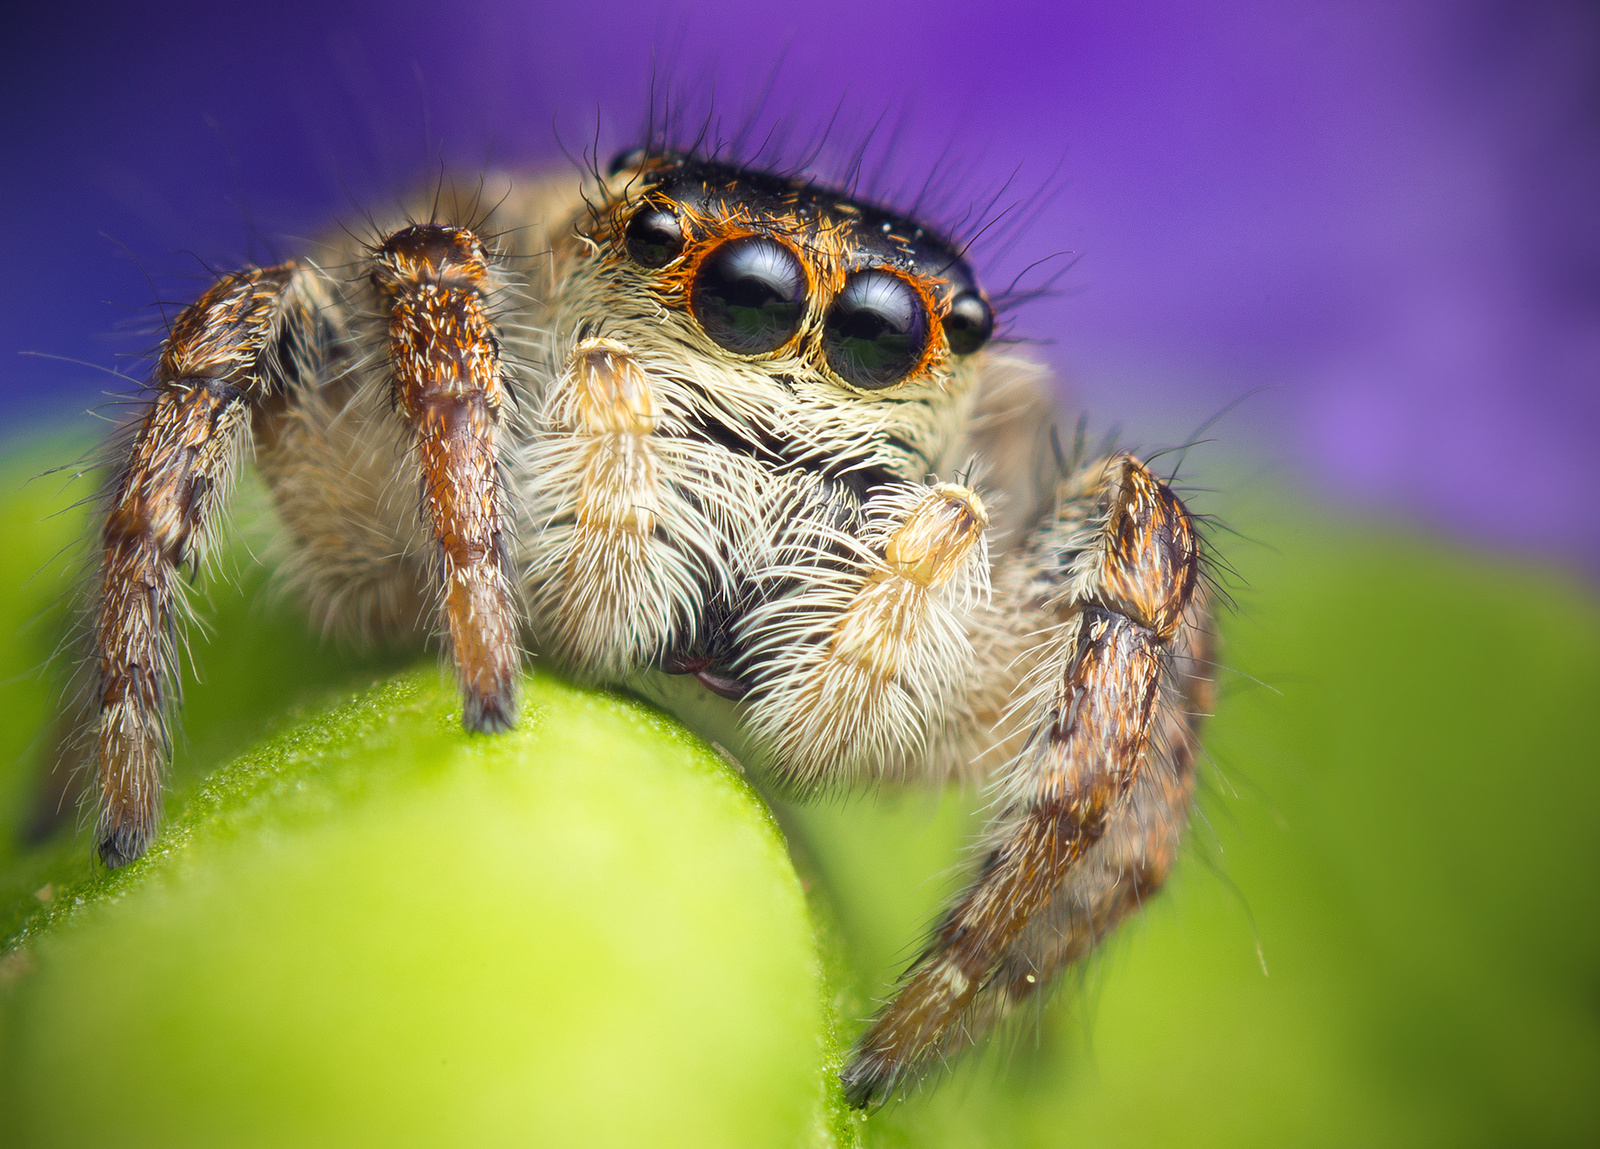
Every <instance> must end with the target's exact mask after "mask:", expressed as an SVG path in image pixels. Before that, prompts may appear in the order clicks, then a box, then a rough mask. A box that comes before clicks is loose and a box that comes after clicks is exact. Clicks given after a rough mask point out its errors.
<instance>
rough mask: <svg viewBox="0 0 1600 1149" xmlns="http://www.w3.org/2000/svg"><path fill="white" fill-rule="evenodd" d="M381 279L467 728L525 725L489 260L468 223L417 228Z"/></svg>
mask: <svg viewBox="0 0 1600 1149" xmlns="http://www.w3.org/2000/svg"><path fill="white" fill-rule="evenodd" d="M372 283H373V286H374V287H375V288H376V289H377V291H378V294H379V296H380V298H381V299H382V300H383V303H384V307H385V309H386V311H387V313H388V319H389V330H388V335H389V364H390V367H391V369H392V371H393V373H394V375H393V387H394V400H395V406H396V407H397V408H398V409H399V411H400V413H401V415H402V416H403V417H404V418H405V420H406V422H407V424H408V425H409V427H410V430H411V434H412V441H413V447H414V450H415V458H416V462H417V467H418V470H419V471H420V472H421V476H422V508H423V521H424V522H425V523H426V524H427V525H428V527H429V528H430V529H431V531H432V532H433V537H434V541H435V542H436V543H437V544H438V567H437V575H438V585H439V598H440V609H441V613H442V614H443V616H444V632H445V636H446V638H447V640H448V642H449V648H450V653H451V655H452V657H453V658H454V660H455V665H456V673H457V676H458V677H459V679H460V682H461V694H462V702H463V709H462V724H463V725H464V726H465V727H466V728H467V729H468V730H472V731H482V732H492V731H497V730H505V729H507V728H509V727H511V726H512V725H514V724H515V722H516V709H517V693H516V692H517V672H518V670H519V668H520V666H521V662H522V647H521V643H520V639H519V635H518V628H519V609H518V601H517V594H516V588H515V582H514V580H513V579H512V577H511V559H510V555H509V553H508V552H509V548H508V547H507V539H506V532H507V530H508V528H509V526H510V517H509V515H508V513H507V507H506V495H505V491H504V481H503V479H502V478H501V473H500V470H501V467H500V440H501V437H502V431H503V428H504V426H505V423H506V418H507V413H508V408H509V406H510V397H509V394H508V392H507V390H506V386H505V380H504V377H503V375H502V372H501V367H500V347H499V341H498V340H497V339H496V337H495V334H494V330H493V327H492V325H491V323H490V319H489V297H490V293H491V290H492V276H491V268H490V264H489V257H488V253H487V252H486V251H485V249H484V246H483V244H482V242H481V241H479V239H478V237H477V236H475V235H473V233H472V232H470V231H468V230H467V229H466V228H462V227H446V226H442V225H439V224H415V225H412V226H410V227H406V228H402V229H401V230H400V231H397V232H395V233H394V234H393V235H391V236H389V238H388V239H386V240H385V241H384V242H383V243H382V244H381V245H380V246H379V247H378V249H377V251H376V252H375V253H374V257H373V271H372Z"/></svg>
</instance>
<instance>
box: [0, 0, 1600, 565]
mask: <svg viewBox="0 0 1600 1149" xmlns="http://www.w3.org/2000/svg"><path fill="white" fill-rule="evenodd" d="M1202 9H1203V10H1202ZM0 53H3V57H4V60H3V68H0V91H3V92H4V98H3V102H0V115H3V117H4V121H5V135H4V149H5V153H4V154H5V161H6V172H5V178H4V180H3V181H0V196H3V197H4V208H5V210H4V215H3V217H0V218H3V219H4V224H3V228H4V236H5V244H6V254H7V260H8V266H9V267H10V268H11V272H10V274H9V275H8V276H7V277H6V278H5V280H4V282H3V284H0V316H3V320H0V364H3V365H4V368H3V371H0V394H3V399H4V402H5V405H6V406H5V409H6V410H7V411H8V412H10V413H11V418H10V420H9V421H10V422H11V423H12V425H13V426H15V425H17V424H18V423H19V421H22V420H26V419H33V418H41V417H44V416H46V415H47V413H49V412H60V411H62V410H77V409H81V408H82V407H84V406H86V405H87V404H88V403H90V402H92V401H93V397H94V396H95V394H96V393H97V392H98V391H99V390H100V389H101V388H103V387H105V386H107V385H108V384H109V385H111V386H113V387H115V382H114V381H111V380H107V379H105V378H103V377H101V378H97V377H96V374H95V373H94V372H92V371H90V370H86V369H84V368H82V367H77V366H72V365H68V364H63V363H60V362H55V361H50V360H42V359H37V358H18V353H19V352H22V351H33V352H45V353H50V354H54V355H59V356H66V357H70V358H76V359H82V360H87V361H89V362H91V363H97V364H104V365H107V366H111V365H114V364H116V363H117V362H118V361H119V355H123V354H126V353H128V352H132V351H137V350H143V349H145V346H146V345H147V343H148V342H149V340H148V338H146V337H141V336H136V335H134V334H131V333H130V332H129V331H128V330H126V329H127V327H128V326H129V325H130V323H129V317H130V314H132V316H133V320H132V322H133V324H134V325H137V324H138V323H141V322H142V323H148V322H149V317H150V316H149V312H148V310H147V309H146V305H148V303H149V301H150V300H151V298H152V290H151V288H150V287H149V286H148V285H147V284H146V282H145V279H144V271H143V270H141V266H140V265H142V267H143V268H145V269H148V270H150V271H151V272H152V273H153V274H154V275H155V277H156V282H157V284H158V285H159V288H160V291H161V293H162V294H163V295H165V296H167V297H169V298H173V297H184V296H187V295H192V294H193V293H194V292H196V291H198V289H199V286H200V283H201V281H202V279H203V278H204V274H205V273H204V272H203V270H202V261H205V262H208V263H211V264H215V265H227V264H230V263H235V262H237V261H239V260H240V259H242V258H243V257H244V256H245V254H246V252H247V251H248V249H249V247H250V245H251V235H252V227H251V226H247V224H246V222H245V220H246V219H247V218H249V219H250V220H253V229H254V231H255V232H256V233H259V235H260V236H261V237H264V239H265V241H266V244H265V246H266V248H267V249H269V250H270V249H271V248H272V247H274V246H275V247H276V248H277V249H278V250H283V249H285V248H291V247H293V245H294V241H293V239H292V238H291V237H293V236H297V235H307V234H311V233H312V232H315V231H317V230H320V228H321V227H322V226H323V224H324V223H325V222H326V220H327V219H328V218H330V217H332V216H338V217H340V218H343V219H345V220H357V221H358V220H359V219H360V215H361V211H360V205H361V204H363V203H373V202H382V200H383V199H384V198H386V197H387V196H390V195H393V194H394V192H395V190H396V189H398V188H402V187H409V186H413V185H415V184H416V183H417V182H418V181H419V180H420V179H422V178H423V174H424V172H425V171H427V170H428V168H429V166H430V162H437V158H438V157H439V155H441V154H442V155H444V156H446V157H448V158H450V159H451V160H453V161H455V162H457V163H460V164H465V165H470V166H472V167H480V166H482V165H483V164H484V163H485V161H486V159H492V160H493V161H494V162H507V163H509V162H515V161H519V160H520V161H528V160H537V159H551V158H555V159H556V160H557V161H558V162H559V155H558V153H557V151H556V148H555V143H554V140H555V130H556V129H559V131H560V134H561V136H562V138H563V139H564V140H565V141H567V143H568V145H569V146H571V147H573V148H574V149H579V148H582V147H583V146H585V144H587V143H588V142H589V141H590V140H591V139H592V138H593V136H594V133H595V124H596V117H597V114H598V117H599V124H600V136H601V144H602V151H605V150H606V149H608V148H610V147H614V146H621V145H623V144H626V143H628V142H630V137H631V136H632V135H633V134H634V133H635V130H636V128H637V127H638V126H639V125H640V124H641V123H642V121H643V116H644V109H645V104H646V91H647V85H648V81H649V77H650V74H651V70H652V60H655V61H657V68H658V70H659V71H662V72H666V73H669V74H670V76H671V77H672V78H673V80H674V83H675V84H677V86H678V87H679V88H681V89H686V90H690V91H691V92H696V90H697V89H703V88H704V87H705V86H707V79H708V78H709V77H712V76H714V77H715V81H716V87H717V94H716V102H717V105H718V107H719V108H721V109H722V110H723V111H724V113H725V115H726V116H727V117H728V118H729V121H730V122H733V121H737V119H738V117H739V115H740V114H741V113H742V112H743V111H745V110H747V109H748V108H749V106H750V105H751V103H752V102H753V101H754V99H755V94H756V92H757V91H758V89H760V88H761V87H762V86H763V84H764V83H766V81H767V79H768V78H769V76H770V75H771V74H773V73H774V71H776V83H775V85H774V88H773V94H772V97H771V100H770V103H769V105H768V107H769V108H770V109H771V110H772V112H773V114H774V115H775V116H776V117H777V118H780V119H788V120H792V121H794V122H795V123H797V124H798V125H799V131H798V133H797V134H798V136H801V137H803V136H805V135H807V134H808V133H809V132H811V131H813V130H815V129H817V128H819V127H820V126H821V125H823V124H824V123H826V121H827V120H828V118H829V117H830V115H832V114H833V112H834V109H835V107H836V106H840V107H841V108H842V115H841V121H842V123H843V124H844V129H843V130H842V131H841V132H840V133H838V136H837V138H842V139H848V138H854V134H859V132H860V131H861V130H862V129H863V128H865V127H868V126H870V125H871V124H872V123H873V122H874V121H875V120H877V119H878V117H879V116H880V114H881V113H884V112H887V113H888V116H887V121H889V122H895V121H898V122H900V123H901V125H902V128H901V130H900V131H899V133H898V134H894V133H890V132H887V131H886V132H884V133H880V135H879V136H878V140H879V145H880V147H887V148H888V151H889V153H890V154H889V156H888V158H887V164H888V167H889V168H890V169H891V172H890V179H889V184H890V186H896V185H905V186H911V187H915V186H916V185H917V184H920V182H921V180H922V178H923V177H924V176H926V175H927V173H928V172H930V171H933V172H935V173H936V180H935V183H936V187H937V188H938V189H939V190H942V191H943V192H944V193H945V194H944V195H943V196H942V197H941V200H942V202H943V204H944V212H945V215H946V216H950V215H953V216H955V217H957V218H959V217H960V216H961V215H962V214H963V213H964V210H965V208H966V207H968V206H970V205H971V204H972V203H974V202H979V201H986V200H987V197H988V196H990V195H992V194H993V193H994V192H996V191H998V190H999V189H1000V188H1001V187H1002V185H1004V184H1005V182H1006V180H1007V178H1008V177H1009V176H1010V175H1011V174H1012V172H1013V170H1014V169H1018V168H1019V166H1020V172H1019V174H1018V175H1017V177H1016V179H1015V180H1014V181H1013V182H1012V183H1011V185H1010V187H1009V188H1007V189H1006V190H1005V192H1004V193H1003V194H1002V196H1001V198H1000V200H999V206H1001V207H1004V206H1005V205H1006V204H1008V203H1015V204H1016V208H1015V210H1014V211H1013V212H1012V213H1011V214H1010V215H1009V216H1008V217H1007V219H1008V220H1022V219H1025V218H1027V217H1026V213H1027V209H1028V207H1029V205H1030V203H1032V202H1035V201H1036V200H1037V198H1038V195H1039V193H1040V190H1041V189H1050V190H1055V191H1056V192H1058V194H1057V195H1056V196H1055V198H1054V199H1053V200H1052V201H1051V202H1050V204H1049V206H1048V207H1047V208H1046V209H1045V210H1044V211H1043V212H1042V213H1040V214H1038V215H1037V216H1036V217H1034V218H1032V219H1031V221H1029V222H1027V225H1026V226H1025V227H1023V228H1021V229H1020V231H1016V229H1013V231H1015V232H1016V234H1012V235H1008V236H1006V237H1005V239H1006V242H1005V243H1000V242H992V239H993V237H992V236H990V237H985V239H983V240H980V242H979V243H978V245H977V246H976V248H975V249H974V250H975V256H976V262H977V264H978V266H979V267H980V270H981V271H982V272H983V273H984V275H985V279H986V282H988V284H989V285H990V287H991V289H1000V288H1004V287H1005V286H1006V285H1007V284H1008V283H1009V282H1010V281H1011V280H1012V278H1013V277H1014V276H1015V275H1016V274H1017V272H1019V271H1020V270H1021V269H1022V268H1024V267H1025V266H1026V265H1028V264H1029V263H1031V262H1032V261H1033V260H1035V259H1037V258H1038V257H1039V256H1041V255H1044V254H1048V253H1051V252H1056V251H1063V250H1067V251H1071V252H1073V253H1075V256H1076V262H1074V263H1073V264H1072V266H1071V267H1070V269H1069V270H1068V271H1067V272H1066V274H1065V275H1064V277H1063V278H1062V280H1061V282H1060V286H1061V287H1063V288H1064V289H1065V291H1064V293H1063V294H1061V295H1059V296H1056V297H1053V298H1049V299H1044V300H1040V301H1037V302H1034V303H1031V304H1028V305H1026V306H1025V307H1023V308H1021V309H1019V311H1018V312H1017V313H1016V314H1015V315H1014V316H1013V317H1012V328H1013V330H1014V331H1015V332H1017V333H1019V334H1027V335H1032V336H1035V337H1039V338H1048V339H1051V340H1053V341H1054V342H1053V343H1051V344H1050V345H1049V346H1048V347H1045V348H1044V349H1043V353H1044V354H1048V355H1049V356H1050V357H1051V358H1052V359H1053V360H1054V361H1055V362H1057V363H1058V364H1059V365H1060V366H1061V368H1062V370H1063V374H1064V375H1065V376H1066V377H1067V378H1068V379H1070V381H1071V384H1072V386H1073V388H1074V393H1075V394H1076V395H1077V396H1078V397H1079V398H1081V399H1082V400H1083V401H1084V402H1085V403H1086V404H1087V405H1088V406H1089V408H1090V410H1091V411H1092V412H1093V414H1094V417H1095V422H1096V424H1097V425H1099V426H1106V425H1108V424H1111V423H1113V422H1116V421H1119V420H1121V421H1124V422H1126V423H1127V424H1128V425H1129V426H1130V427H1131V428H1132V429H1133V430H1134V431H1135V432H1136V434H1135V438H1142V439H1144V440H1145V441H1146V442H1149V441H1150V436H1153V435H1154V436H1159V435H1163V434H1164V435H1168V436H1171V435H1173V434H1181V429H1184V428H1186V427H1187V426H1189V425H1192V424H1193V423H1195V422H1198V421H1199V420H1200V419H1203V418H1204V417H1205V416H1206V415H1208V414H1211V413H1214V412H1215V411H1216V410H1218V409H1219V408H1220V407H1222V406H1223V405H1224V404H1226V403H1227V402H1229V401H1230V400H1232V399H1235V398H1237V397H1239V396H1241V395H1243V394H1245V393H1246V392H1249V391H1251V390H1252V389H1253V388H1257V387H1263V386H1265V387H1269V388H1271V390H1268V391H1266V392H1264V393H1262V394H1260V395H1257V396H1255V397H1253V398H1251V399H1249V400H1248V401H1246V403H1245V404H1244V405H1243V407H1242V408H1241V410H1240V411H1239V412H1238V413H1236V414H1234V415H1232V416H1230V417H1229V419H1228V420H1226V421H1224V423H1223V424H1222V425H1221V426H1220V427H1219V428H1218V429H1217V431H1216V432H1215V434H1217V435H1218V436H1219V437H1221V438H1222V439H1224V440H1225V444H1226V445H1225V446H1224V447H1222V448H1211V449H1212V450H1222V451H1225V452H1232V453H1234V454H1235V455H1238V454H1249V455H1252V456H1260V458H1261V461H1263V462H1264V463H1265V464H1267V465H1268V466H1269V467H1278V468H1281V467H1284V466H1288V467H1290V468H1292V469H1294V470H1295V471H1297V472H1298V473H1300V474H1301V475H1303V476H1304V477H1305V478H1306V479H1307V480H1308V481H1309V482H1311V483H1312V484H1314V486H1315V487H1316V488H1317V489H1320V490H1321V491H1323V492H1324V493H1330V494H1333V495H1334V496H1336V497H1341V498H1344V499H1346V500H1348V501H1351V502H1353V503H1355V504H1356V505H1359V506H1365V507H1373V508H1378V509H1382V510H1386V511H1390V512H1393V513H1396V514H1399V515H1401V516H1403V517H1406V518H1407V519H1409V521H1413V522H1418V523H1425V524H1429V525H1431V526H1433V527H1436V528H1440V529H1443V530H1445V531H1448V532H1451V533H1454V534H1457V535H1460V536H1466V537H1471V538H1475V539H1477V540H1480V541H1483V542H1485V543H1488V544H1490V545H1495V546H1501V547H1515V548H1520V549H1523V550H1525V551H1527V552H1528V553H1531V554H1536V555H1541V556H1549V557H1556V558H1563V559H1567V560H1571V561H1576V562H1578V563H1580V564H1582V565H1584V566H1586V567H1588V568H1589V569H1591V570H1594V569H1596V568H1600V497H1597V496H1600V446H1597V443H1596V440H1597V438H1600V210H1597V205H1600V9H1597V8H1596V7H1595V6H1593V5H1589V4H1583V5H1580V4H1550V3H1526V2H1524V3H1484V2H1475V3H1449V2H1436V3H1411V4H1406V5H1397V4H1393V3H1344V4H1338V5H1329V4H1324V3H1317V4H1303V5H1302V4H1289V3H1281V2H1280V3H1271V2H1267V3H1239V4H1217V5H1206V6H1196V5H1190V4H1183V3H1176V2H1171V3H1154V4H1142V5H1132V4H1128V5H1105V4H1087V3H1073V4H1063V3H1050V4H1014V5H1009V6H1007V5H976V4H972V5H968V4H954V3H937V2H931V0H923V2H921V3H907V2H900V3H886V4H872V3H868V2H865V0H853V2H839V0H813V2H811V3H808V4H806V5H803V6H800V5H787V6H781V7H780V6H775V5H764V4H755V3H750V2H748V0H746V2H745V3H727V2H718V3H701V4H696V5H693V6H689V5H683V4H665V5H662V6H659V7H656V6H651V5H636V4H628V3H618V2H616V0H592V2H589V3H585V4H582V5H572V6H557V5H554V4H528V3H524V4H517V3H509V2H506V0H499V2H488V0H476V2H465V3H452V4H438V5H422V4H415V3H393V2H391V3H373V2H362V3H347V4H335V3H328V2H326V0H324V2H322V3H308V2H305V0H279V2H278V3H277V4H275V5H273V6H271V7H270V8H263V7H261V6H252V7H250V8H248V9H246V8H244V7H242V6H219V5H194V4H191V5H178V4H171V5H160V6H149V5H140V6H137V7H135V6H131V5H115V6H113V5H104V6H101V7H88V8H81V7H80V8H78V9H72V8H71V7H70V6H66V5H61V6H55V7H51V8H48V9H46V8H45V7H44V6H34V7H33V8H32V9H31V10H30V11H27V12H14V13H13V14H12V16H11V27H10V34H9V36H8V37H7V39H6V42H5V45H4V47H3V48H0ZM780 58H781V60H782V63H781V67H779V66H778V64H779V61H780ZM697 95H698V97H699V98H701V99H702V101H703V99H704V98H705V92H704V91H703V90H701V91H698V92H697ZM430 156H431V157H433V159H432V161H430V159H429V157H430ZM941 156H945V158H944V159H943V160H942V161H941V159H940V157H941ZM1052 172H1055V173H1056V174H1055V175H1054V176H1053V177H1052ZM240 188H246V189H248V197H247V198H248V203H244V202H241V197H240V196H239V195H238V190H239V189H240ZM963 197H964V198H963ZM1004 230H1005V229H1004V228H1003V227H1002V228H997V229H996V232H997V233H999V232H1003V231H1004ZM1013 241H1014V242H1013ZM1008 244H1009V247H1008V246H1007V245H1008ZM185 252H190V253H193V254H192V255H191V254H184V253H185ZM130 253H131V255H130ZM134 257H136V259H137V264H136V262H135V258H134ZM1047 271H1048V269H1045V272H1046V273H1047ZM1039 274H1040V273H1039V272H1036V273H1035V276H1034V278H1035V279H1037V277H1038V275H1039ZM106 301H110V303H109V304H108V303H107V302H106ZM129 309H135V310H134V311H133V312H132V313H130V310H129ZM119 328H120V329H121V333H120V334H118V331H119ZM130 369H131V370H137V371H141V372H142V367H140V366H139V365H137V364H135V365H131V366H130Z"/></svg>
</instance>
